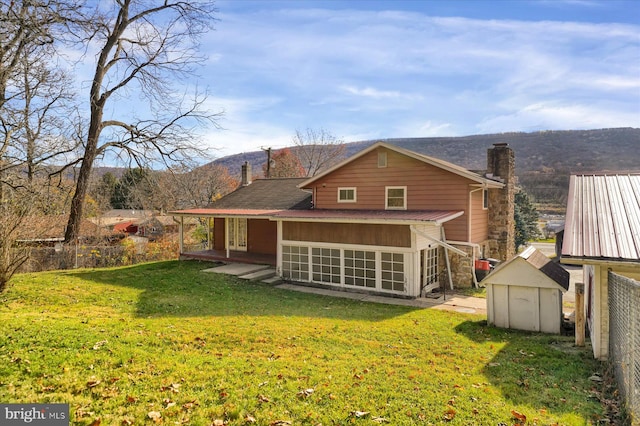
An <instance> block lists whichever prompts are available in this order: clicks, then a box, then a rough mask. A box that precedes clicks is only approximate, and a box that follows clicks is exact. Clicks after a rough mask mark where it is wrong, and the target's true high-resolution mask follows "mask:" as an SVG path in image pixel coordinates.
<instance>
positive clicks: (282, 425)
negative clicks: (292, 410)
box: [269, 420, 292, 426]
mask: <svg viewBox="0 0 640 426" xmlns="http://www.w3.org/2000/svg"><path fill="white" fill-rule="evenodd" d="M290 424H292V423H291V421H290V420H276V421H275V422H271V423H269V426H287V425H290Z"/></svg>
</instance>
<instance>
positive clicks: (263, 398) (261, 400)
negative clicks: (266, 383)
mask: <svg viewBox="0 0 640 426" xmlns="http://www.w3.org/2000/svg"><path fill="white" fill-rule="evenodd" d="M258 401H260V402H269V398H268V397H267V396H265V395H262V394H260V395H258Z"/></svg>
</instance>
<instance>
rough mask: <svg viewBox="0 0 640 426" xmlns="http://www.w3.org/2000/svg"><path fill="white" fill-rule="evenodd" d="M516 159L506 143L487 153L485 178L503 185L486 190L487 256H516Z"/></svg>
mask: <svg viewBox="0 0 640 426" xmlns="http://www.w3.org/2000/svg"><path fill="white" fill-rule="evenodd" d="M515 168H516V159H515V155H514V152H513V150H512V149H511V148H509V144H506V143H496V144H493V148H489V149H488V150H487V177H489V178H492V179H496V180H499V181H500V182H502V183H504V188H502V189H490V190H489V200H488V201H489V203H488V204H489V205H488V207H489V240H493V241H495V244H491V245H490V252H489V254H488V256H489V257H493V258H497V259H500V260H502V261H503V262H504V261H505V260H509V259H511V258H512V257H513V256H514V255H515V252H516V250H515V233H516V225H515V219H514V217H513V216H514V209H515V193H516V174H515Z"/></svg>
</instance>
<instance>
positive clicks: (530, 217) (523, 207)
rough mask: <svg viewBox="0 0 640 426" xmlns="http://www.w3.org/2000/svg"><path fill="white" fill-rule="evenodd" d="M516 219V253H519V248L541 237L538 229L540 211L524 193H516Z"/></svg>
mask: <svg viewBox="0 0 640 426" xmlns="http://www.w3.org/2000/svg"><path fill="white" fill-rule="evenodd" d="M514 217H515V222H516V236H515V243H516V251H518V247H520V246H521V245H525V244H526V243H527V241H531V240H534V239H536V238H540V236H541V233H540V229H539V228H538V211H537V210H536V208H535V206H534V205H533V204H532V203H531V200H530V199H529V196H528V195H527V193H526V192H524V191H518V192H516V195H515V209H514Z"/></svg>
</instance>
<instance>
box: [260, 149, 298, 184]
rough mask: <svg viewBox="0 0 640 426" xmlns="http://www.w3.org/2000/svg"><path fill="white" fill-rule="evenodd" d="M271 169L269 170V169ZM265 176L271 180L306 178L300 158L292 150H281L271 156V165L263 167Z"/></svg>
mask: <svg viewBox="0 0 640 426" xmlns="http://www.w3.org/2000/svg"><path fill="white" fill-rule="evenodd" d="M267 167H269V169H267ZM262 171H263V172H264V175H265V176H267V177H269V178H287V177H302V176H305V170H304V167H302V163H301V162H300V158H298V156H297V155H295V154H294V153H293V152H292V151H291V149H289V148H284V149H280V150H278V151H276V152H274V153H273V154H271V162H270V164H268V165H267V164H265V165H263V166H262Z"/></svg>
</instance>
